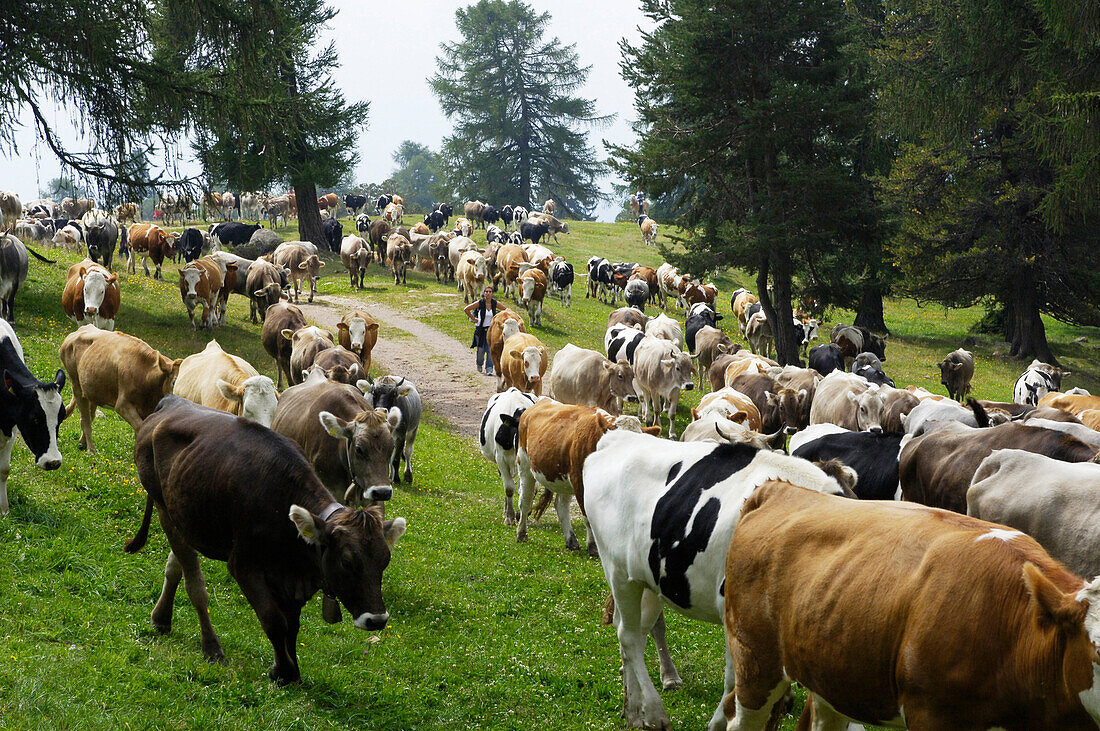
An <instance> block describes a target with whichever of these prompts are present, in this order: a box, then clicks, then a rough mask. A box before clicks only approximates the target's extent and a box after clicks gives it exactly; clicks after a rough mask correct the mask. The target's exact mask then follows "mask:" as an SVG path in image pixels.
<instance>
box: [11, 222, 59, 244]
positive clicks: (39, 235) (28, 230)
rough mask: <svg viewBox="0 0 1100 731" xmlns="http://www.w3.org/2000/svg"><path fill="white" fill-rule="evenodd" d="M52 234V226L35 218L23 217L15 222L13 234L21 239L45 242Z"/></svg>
mask: <svg viewBox="0 0 1100 731" xmlns="http://www.w3.org/2000/svg"><path fill="white" fill-rule="evenodd" d="M52 235H53V229H52V227H51V226H48V225H46V224H45V223H43V222H42V221H39V220H37V219H24V220H20V221H16V223H15V236H16V238H18V239H21V240H23V241H32V242H45V241H48V240H49V239H50V238H51V236H52Z"/></svg>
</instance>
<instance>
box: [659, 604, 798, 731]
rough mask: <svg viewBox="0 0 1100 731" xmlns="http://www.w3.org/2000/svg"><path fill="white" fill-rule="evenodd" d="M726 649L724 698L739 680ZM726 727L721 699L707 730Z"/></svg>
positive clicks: (731, 656)
mask: <svg viewBox="0 0 1100 731" xmlns="http://www.w3.org/2000/svg"><path fill="white" fill-rule="evenodd" d="M661 618H662V619H664V615H662V617H661ZM654 641H656V635H654ZM725 649H726V670H725V674H724V677H723V683H722V698H723V699H724V698H726V697H727V696H729V694H730V693H732V692H733V690H734V687H735V686H736V680H737V675H736V672H735V668H734V665H733V655H731V654H730V648H729V645H728V644H727V645H726V648H725ZM658 652H660V650H659V649H658ZM669 662H670V663H671V662H672V658H669ZM672 670H673V672H675V671H676V668H673V669H672ZM663 672H664V669H663V668H662V675H661V678H662V679H664V674H663ZM677 679H679V678H677ZM788 685H789V684H788ZM665 690H668V688H667V686H666V688H665ZM785 707H786V706H785V705H784V708H785ZM772 715H773V716H774V715H775V714H774V713H773V714H772ZM776 727H778V724H776ZM725 728H726V713H725V703H724V701H722V700H720V701H718V707H717V708H715V709H714V715H713V716H711V718H710V722H709V723H707V731H723V730H724V729H725ZM768 728H772V725H771V724H768ZM815 731H816V727H815Z"/></svg>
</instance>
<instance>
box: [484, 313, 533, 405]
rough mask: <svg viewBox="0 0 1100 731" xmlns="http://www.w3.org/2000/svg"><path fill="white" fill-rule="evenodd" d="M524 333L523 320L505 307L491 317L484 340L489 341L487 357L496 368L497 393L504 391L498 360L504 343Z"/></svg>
mask: <svg viewBox="0 0 1100 731" xmlns="http://www.w3.org/2000/svg"><path fill="white" fill-rule="evenodd" d="M525 332H527V326H526V325H525V324H524V322H523V318H522V317H520V316H519V315H518V314H517V313H515V312H513V311H512V310H510V309H508V308H507V307H502V308H501V309H500V310H499V311H498V312H497V314H495V315H494V316H493V321H492V322H491V323H490V324H489V332H487V333H486V334H485V338H486V340H488V341H489V355H490V356H492V359H493V363H494V364H495V365H496V367H497V368H496V371H497V390H498V391H503V390H504V373H503V371H501V369H500V359H501V357H502V356H503V354H504V343H505V341H507V340H508V338H510V337H512V336H513V335H515V334H516V333H525Z"/></svg>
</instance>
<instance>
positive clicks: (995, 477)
mask: <svg viewBox="0 0 1100 731" xmlns="http://www.w3.org/2000/svg"><path fill="white" fill-rule="evenodd" d="M966 514H967V515H970V516H973V517H975V518H981V519H982V520H988V521H990V522H991V523H1000V524H1001V525H1007V526H1009V527H1011V528H1015V529H1017V530H1020V531H1023V532H1024V533H1026V534H1027V535H1029V536H1030V537H1032V538H1034V539H1035V540H1036V541H1038V542H1039V544H1040V545H1041V546H1042V547H1043V548H1045V549H1046V550H1047V551H1048V552H1049V553H1050V555H1051V556H1053V557H1054V558H1056V559H1058V560H1059V561H1061V562H1062V563H1064V564H1065V565H1066V567H1067V568H1069V570H1070V571H1072V572H1073V573H1075V574H1077V575H1078V576H1097V575H1098V574H1100V550H1098V549H1100V530H1098V526H1100V521H1098V520H1097V518H1100V465H1097V464H1094V463H1090V462H1080V463H1076V464H1069V463H1066V462H1061V461H1059V460H1056V459H1051V458H1050V457H1046V456H1044V455H1041V454H1034V453H1032V452H1026V451H1023V450H1020V449H998V450H997V451H995V452H993V453H991V454H990V455H989V456H988V457H986V458H985V459H984V460H982V463H981V464H980V465H979V466H978V471H977V472H975V473H974V479H973V480H972V481H971V483H970V487H969V488H968V489H967V491H966Z"/></svg>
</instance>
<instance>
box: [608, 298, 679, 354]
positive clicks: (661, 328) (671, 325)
mask: <svg viewBox="0 0 1100 731" xmlns="http://www.w3.org/2000/svg"><path fill="white" fill-rule="evenodd" d="M624 309H625V311H627V312H629V311H630V310H631V309H633V308H624ZM619 311H620V310H616V312H619ZM635 313H637V310H635ZM634 322H638V323H639V324H640V325H641V326H642V328H643V329H644V330H645V334H646V335H649V336H651V337H655V338H660V339H661V340H667V341H668V342H670V343H672V344H673V345H675V346H676V347H677V348H679V349H680V350H683V349H684V334H683V332H682V331H681V330H680V323H679V322H677V321H676V320H673V319H672V318H671V317H669V316H668V315H666V314H664V313H663V312H662V313H660V314H658V315H657V316H656V317H649V318H646V317H639V318H637V319H636V320H631V322H630V324H631V325H633V323H634Z"/></svg>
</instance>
